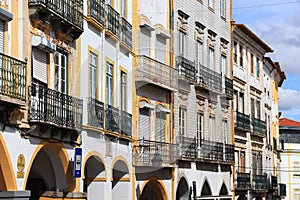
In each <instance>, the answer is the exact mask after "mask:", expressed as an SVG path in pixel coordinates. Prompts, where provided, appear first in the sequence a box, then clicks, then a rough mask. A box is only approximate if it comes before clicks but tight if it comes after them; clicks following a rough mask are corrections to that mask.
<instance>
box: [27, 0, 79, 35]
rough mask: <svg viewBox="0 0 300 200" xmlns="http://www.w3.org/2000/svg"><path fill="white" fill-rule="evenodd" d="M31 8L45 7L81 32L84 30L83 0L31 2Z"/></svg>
mask: <svg viewBox="0 0 300 200" xmlns="http://www.w3.org/2000/svg"><path fill="white" fill-rule="evenodd" d="M28 3H29V6H36V5H38V6H43V7H44V8H46V9H49V10H51V12H52V13H55V14H56V15H57V16H59V17H60V18H61V20H62V21H67V22H69V23H71V24H73V25H75V26H77V27H79V28H80V29H81V30H83V14H82V11H83V1H82V0H29V2H28Z"/></svg>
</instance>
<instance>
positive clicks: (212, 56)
mask: <svg viewBox="0 0 300 200" xmlns="http://www.w3.org/2000/svg"><path fill="white" fill-rule="evenodd" d="M208 67H209V69H211V70H214V69H215V50H214V49H213V48H211V47H209V48H208Z"/></svg>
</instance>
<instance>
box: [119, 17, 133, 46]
mask: <svg viewBox="0 0 300 200" xmlns="http://www.w3.org/2000/svg"><path fill="white" fill-rule="evenodd" d="M121 24H122V25H121V28H122V37H121V40H122V41H123V42H125V44H127V45H128V46H129V47H130V48H131V47H132V26H131V24H130V23H129V22H128V21H127V20H126V19H125V18H123V17H122V23H121Z"/></svg>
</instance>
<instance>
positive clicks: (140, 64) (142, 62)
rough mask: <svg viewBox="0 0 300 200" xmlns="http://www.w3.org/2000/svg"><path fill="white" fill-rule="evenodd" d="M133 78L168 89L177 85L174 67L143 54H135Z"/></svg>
mask: <svg viewBox="0 0 300 200" xmlns="http://www.w3.org/2000/svg"><path fill="white" fill-rule="evenodd" d="M135 79H136V81H140V82H148V83H151V84H154V85H157V86H160V87H163V88H167V89H170V90H175V89H176V88H177V87H178V71H177V70H176V69H174V68H171V67H169V66H168V65H165V64H163V63H161V62H159V61H156V60H154V59H152V58H149V57H147V56H144V55H140V56H136V59H135Z"/></svg>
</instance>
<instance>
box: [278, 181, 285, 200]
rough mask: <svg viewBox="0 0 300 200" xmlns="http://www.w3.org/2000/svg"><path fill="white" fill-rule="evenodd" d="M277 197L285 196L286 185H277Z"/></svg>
mask: <svg viewBox="0 0 300 200" xmlns="http://www.w3.org/2000/svg"><path fill="white" fill-rule="evenodd" d="M279 196H281V197H283V196H286V184H283V183H279Z"/></svg>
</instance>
